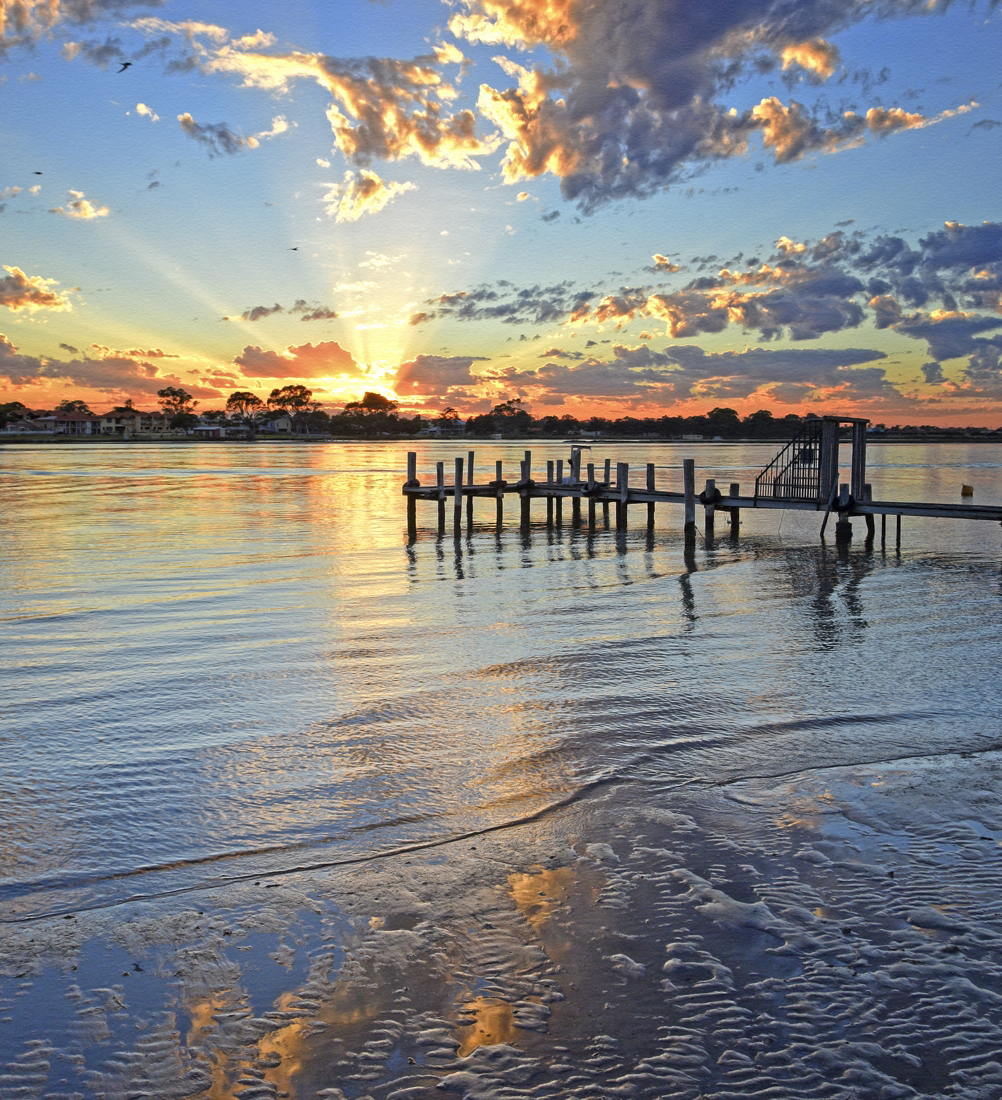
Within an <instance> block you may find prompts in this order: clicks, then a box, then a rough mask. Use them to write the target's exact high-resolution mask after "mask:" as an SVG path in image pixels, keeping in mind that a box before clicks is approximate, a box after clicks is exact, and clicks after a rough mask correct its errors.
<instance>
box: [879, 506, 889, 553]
mask: <svg viewBox="0 0 1002 1100" xmlns="http://www.w3.org/2000/svg"><path fill="white" fill-rule="evenodd" d="M886 545H887V513H886V512H883V513H881V516H880V549H881V550H883V549H884V547H885V546H886Z"/></svg>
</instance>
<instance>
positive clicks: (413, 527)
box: [406, 451, 419, 542]
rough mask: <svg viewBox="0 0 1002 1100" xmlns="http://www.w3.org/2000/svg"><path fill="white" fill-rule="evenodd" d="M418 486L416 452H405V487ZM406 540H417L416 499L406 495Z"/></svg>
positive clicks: (411, 495)
mask: <svg viewBox="0 0 1002 1100" xmlns="http://www.w3.org/2000/svg"><path fill="white" fill-rule="evenodd" d="M418 484H419V482H418V479H417V451H408V452H407V486H406V487H408V488H413V487H415V486H417V485H418ZM407 538H408V539H409V540H410V541H411V542H413V541H414V540H415V539H416V538H417V497H416V496H414V494H413V493H408V494H407Z"/></svg>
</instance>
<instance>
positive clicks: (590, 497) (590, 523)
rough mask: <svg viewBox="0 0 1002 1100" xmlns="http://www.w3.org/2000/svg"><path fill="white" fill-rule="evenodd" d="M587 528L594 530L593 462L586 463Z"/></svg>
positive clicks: (592, 531)
mask: <svg viewBox="0 0 1002 1100" xmlns="http://www.w3.org/2000/svg"><path fill="white" fill-rule="evenodd" d="M587 491H588V530H589V531H590V532H591V533H592V534H594V532H595V463H594V462H589V463H588V489H587Z"/></svg>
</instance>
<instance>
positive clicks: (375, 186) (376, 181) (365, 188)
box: [324, 168, 416, 222]
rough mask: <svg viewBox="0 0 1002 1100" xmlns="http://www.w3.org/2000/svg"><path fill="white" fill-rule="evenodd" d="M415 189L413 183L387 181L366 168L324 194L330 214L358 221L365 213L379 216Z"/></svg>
mask: <svg viewBox="0 0 1002 1100" xmlns="http://www.w3.org/2000/svg"><path fill="white" fill-rule="evenodd" d="M415 189H416V188H415V185H414V184H413V183H394V182H393V181H389V182H387V181H384V180H381V179H380V178H379V176H377V175H376V173H375V172H370V171H368V170H367V169H365V168H362V169H360V170H359V171H358V172H345V174H344V183H342V184H339V185H338V186H336V187H332V188H331V190H330V191H328V192H327V194H326V195H324V201H325V202H329V203H330V204H331V205H330V206H328V207H327V213H328V214H330V215H331V217H333V218H334V219H335V221H339V222H354V221H358V219H359V218H361V217H362V216H363V215H364V214H376V213H378V212H379V211H380V210H382V209H383V207H385V206H386V204H387V203H388V202H390V201H391V200H392V199H394V198H396V196H397V195H401V194H403V193H404V192H405V191H413V190H415Z"/></svg>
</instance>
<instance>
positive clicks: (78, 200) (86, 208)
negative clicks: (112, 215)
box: [49, 190, 109, 221]
mask: <svg viewBox="0 0 1002 1100" xmlns="http://www.w3.org/2000/svg"><path fill="white" fill-rule="evenodd" d="M70 194H71V195H72V196H73V198H72V200H71V201H70V202H68V203H67V204H66V206H65V207H62V206H56V207H54V208H53V209H51V210H50V211H49V213H50V214H62V216H63V217H64V218H79V219H81V220H84V221H87V220H89V219H91V218H106V217H107V216H108V213H109V211H108V207H107V206H95V205H94V204H93V203H92V202H91V201H90V200H89V199H86V198H84V193H83V191H72V190H71V191H70Z"/></svg>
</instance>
